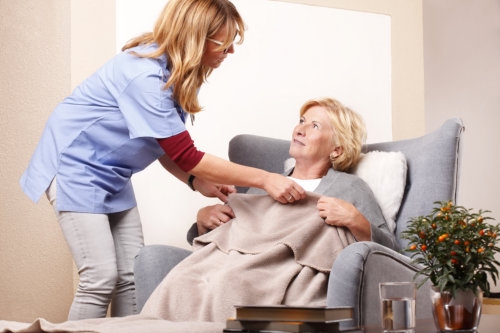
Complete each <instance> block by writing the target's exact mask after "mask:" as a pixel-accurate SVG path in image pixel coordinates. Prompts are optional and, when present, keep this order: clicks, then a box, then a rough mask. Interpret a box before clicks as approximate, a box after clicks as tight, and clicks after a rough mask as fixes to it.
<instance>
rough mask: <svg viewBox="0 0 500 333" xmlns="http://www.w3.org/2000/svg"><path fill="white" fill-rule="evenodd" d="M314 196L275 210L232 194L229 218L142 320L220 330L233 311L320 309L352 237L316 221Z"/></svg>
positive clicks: (168, 281)
mask: <svg viewBox="0 0 500 333" xmlns="http://www.w3.org/2000/svg"><path fill="white" fill-rule="evenodd" d="M318 198H319V196H318V195H317V194H314V193H308V197H307V199H305V200H301V201H299V202H296V203H294V204H291V205H282V204H280V203H278V202H276V201H274V200H273V199H272V198H271V197H270V196H268V195H248V194H234V195H231V196H230V198H229V205H230V206H231V208H232V209H233V211H234V212H235V215H236V218H235V219H233V220H232V221H231V222H228V223H226V224H224V225H222V226H220V227H218V228H217V229H215V230H213V231H211V232H210V233H208V234H205V235H203V236H201V237H198V238H196V239H195V243H194V247H195V252H194V253H193V254H191V255H190V256H189V257H188V258H186V259H185V260H183V261H182V262H181V263H180V264H179V265H177V266H176V267H175V268H174V269H173V270H172V271H171V272H170V273H169V274H168V275H167V277H166V278H165V279H164V280H163V282H162V283H161V284H160V285H159V286H158V288H157V289H156V290H155V292H153V295H152V296H151V297H150V299H149V300H148V302H147V303H146V305H145V307H144V309H143V312H142V314H146V315H151V316H155V317H159V318H164V319H168V320H174V321H186V320H195V321H215V322H224V321H225V320H226V319H227V318H229V317H234V305H241V304H266V305H269V304H287V305H309V306H313V305H326V291H327V285H328V274H329V272H330V269H331V267H332V263H333V261H334V260H335V258H336V256H337V255H338V253H339V252H340V251H341V250H342V249H343V248H344V247H346V246H347V245H348V244H350V243H353V242H354V241H355V240H354V237H353V236H352V234H351V233H350V232H349V231H347V230H346V229H344V228H336V227H332V226H329V225H327V224H326V223H325V222H324V221H323V219H321V218H320V217H319V215H318V211H317V208H316V203H317V201H318Z"/></svg>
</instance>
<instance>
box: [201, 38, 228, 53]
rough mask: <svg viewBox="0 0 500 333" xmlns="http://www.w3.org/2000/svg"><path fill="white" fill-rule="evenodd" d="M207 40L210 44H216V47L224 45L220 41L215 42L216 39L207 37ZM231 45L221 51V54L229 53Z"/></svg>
mask: <svg viewBox="0 0 500 333" xmlns="http://www.w3.org/2000/svg"><path fill="white" fill-rule="evenodd" d="M207 40H209V41H211V42H213V43H215V44H217V45H220V46H222V45H224V42H221V41H220V40H217V39H213V38H208V37H207ZM232 45H233V44H232V43H231V45H230V46H229V47H227V48H225V49H224V50H222V52H224V53H227V52H228V51H229V48H230V47H231V46H232Z"/></svg>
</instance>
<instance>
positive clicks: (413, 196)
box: [228, 118, 464, 248]
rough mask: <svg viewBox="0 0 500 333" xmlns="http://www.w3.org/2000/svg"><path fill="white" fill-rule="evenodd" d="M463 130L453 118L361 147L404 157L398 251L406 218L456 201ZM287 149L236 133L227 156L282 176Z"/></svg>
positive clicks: (286, 145) (403, 244) (282, 144)
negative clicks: (421, 132)
mask: <svg viewBox="0 0 500 333" xmlns="http://www.w3.org/2000/svg"><path fill="white" fill-rule="evenodd" d="M463 130H464V126H463V123H462V120H461V119H458V118H453V119H449V120H447V121H446V122H445V123H444V124H443V125H442V126H441V127H440V128H438V129H437V130H435V131H434V132H431V133H429V134H426V135H424V136H421V137H418V138H414V139H407V140H400V141H391V142H382V143H373V144H368V145H365V147H364V149H363V151H364V152H368V151H400V152H402V153H403V154H404V155H405V157H406V162H407V166H408V171H407V179H406V187H405V194H404V197H403V200H402V203H401V207H400V209H399V212H398V215H397V219H396V225H397V226H396V237H397V239H398V241H399V244H400V246H401V248H405V247H406V241H405V240H402V239H401V238H400V237H399V235H400V233H401V231H403V230H405V229H406V224H407V222H408V220H409V219H410V218H412V217H415V216H421V215H427V214H429V213H430V212H431V210H432V208H433V207H434V202H435V201H445V200H452V201H453V202H456V198H457V188H458V179H459V157H460V154H459V153H460V150H459V148H460V137H461V134H462V132H463ZM289 146H290V141H288V140H282V139H275V138H269V137H263V136H257V135H250V134H240V135H237V136H235V137H234V138H233V139H232V140H231V141H230V143H229V152H228V153H229V159H230V160H231V161H233V162H235V163H239V164H243V165H247V166H252V167H257V168H261V169H264V170H267V171H270V172H276V173H283V172H284V162H285V161H286V160H287V159H288V158H290V155H289V154H288V149H289ZM238 191H240V192H244V191H246V189H245V188H238Z"/></svg>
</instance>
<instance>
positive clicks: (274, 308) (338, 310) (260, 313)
mask: <svg viewBox="0 0 500 333" xmlns="http://www.w3.org/2000/svg"><path fill="white" fill-rule="evenodd" d="M235 308H236V319H239V320H254V321H264V320H267V321H303V322H324V323H327V322H332V321H339V320H349V319H352V317H353V313H354V311H353V308H352V307H350V306H341V307H331V308H329V307H305V306H287V305H271V306H262V305H248V306H247V305H237V306H235Z"/></svg>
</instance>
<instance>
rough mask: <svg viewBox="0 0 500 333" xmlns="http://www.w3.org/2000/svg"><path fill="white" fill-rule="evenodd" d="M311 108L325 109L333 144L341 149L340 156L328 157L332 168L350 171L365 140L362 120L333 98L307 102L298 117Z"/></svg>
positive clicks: (358, 156) (359, 155)
mask: <svg viewBox="0 0 500 333" xmlns="http://www.w3.org/2000/svg"><path fill="white" fill-rule="evenodd" d="M313 106H321V107H323V108H325V109H326V111H327V113H328V116H329V117H330V120H331V122H332V127H333V129H334V134H333V136H334V137H333V142H334V143H335V145H336V146H340V147H342V154H340V155H339V156H337V157H333V156H332V155H330V161H331V163H332V167H333V168H334V169H335V170H339V171H346V172H347V171H350V170H351V169H352V168H354V167H355V166H356V165H357V164H358V162H359V159H360V157H361V150H362V148H363V144H364V143H365V140H366V127H365V123H364V121H363V118H362V117H361V116H360V115H359V114H358V113H356V112H354V111H353V110H351V109H349V108H348V107H346V106H344V105H343V104H342V103H340V102H339V101H337V100H335V99H333V98H318V99H312V100H310V101H307V102H306V103H305V104H304V105H302V107H301V109H300V115H301V116H303V115H304V113H305V112H306V111H307V110H308V109H310V108H311V107H313Z"/></svg>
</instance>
